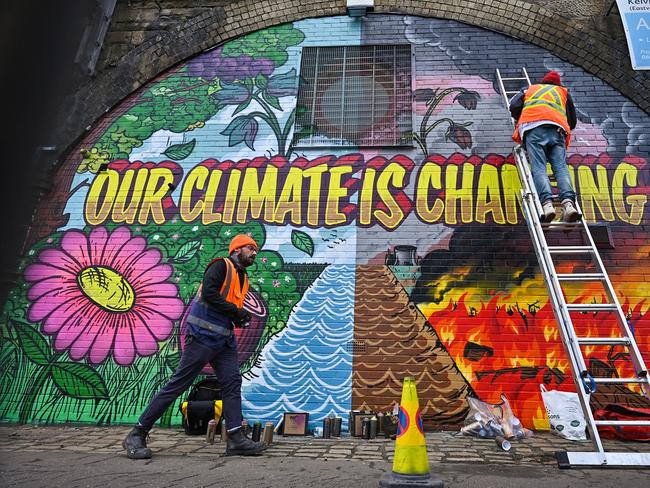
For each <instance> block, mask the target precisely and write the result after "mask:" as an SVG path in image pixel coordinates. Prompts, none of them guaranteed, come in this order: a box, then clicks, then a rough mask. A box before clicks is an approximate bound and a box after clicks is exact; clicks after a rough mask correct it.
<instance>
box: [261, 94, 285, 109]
mask: <svg viewBox="0 0 650 488" xmlns="http://www.w3.org/2000/svg"><path fill="white" fill-rule="evenodd" d="M262 98H264V100H266V103H268V104H269V105H270V106H271V107H273V108H274V109H276V110H282V106H281V105H280V100H279V99H278V97H275V96H273V95H271V94H270V93H268V92H264V93H262Z"/></svg>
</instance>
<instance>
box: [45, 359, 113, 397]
mask: <svg viewBox="0 0 650 488" xmlns="http://www.w3.org/2000/svg"><path fill="white" fill-rule="evenodd" d="M51 374H52V379H53V380H54V383H55V384H56V386H57V387H58V388H59V389H60V390H61V392H62V393H63V394H64V395H67V396H70V397H74V398H79V399H82V400H88V399H92V398H94V399H96V400H108V399H109V397H108V389H107V388H106V384H105V383H104V380H103V379H102V377H101V376H100V375H99V373H97V371H95V370H94V369H93V368H91V367H90V366H88V365H87V364H81V363H64V362H57V363H52V370H51Z"/></svg>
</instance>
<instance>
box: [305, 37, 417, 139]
mask: <svg viewBox="0 0 650 488" xmlns="http://www.w3.org/2000/svg"><path fill="white" fill-rule="evenodd" d="M411 111H412V103H411V46H410V45H382V46H340V47H306V48H304V49H303V52H302V63H301V66H300V88H299V91H298V104H297V108H296V127H295V131H294V137H293V144H294V146H332V145H335V146H348V145H354V146H397V145H410V144H411V142H412V115H411Z"/></svg>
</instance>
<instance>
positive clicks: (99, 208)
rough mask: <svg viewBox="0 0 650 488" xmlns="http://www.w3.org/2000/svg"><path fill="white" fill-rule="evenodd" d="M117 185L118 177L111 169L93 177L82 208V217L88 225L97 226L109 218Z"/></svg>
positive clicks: (118, 182)
mask: <svg viewBox="0 0 650 488" xmlns="http://www.w3.org/2000/svg"><path fill="white" fill-rule="evenodd" d="M119 184H120V175H119V173H118V172H117V171H115V170H113V169H109V170H107V171H106V172H105V173H100V174H98V175H97V176H96V177H95V179H94V180H93V182H92V184H91V185H90V189H89V190H88V195H87V196H86V203H85V208H84V217H85V219H86V222H88V224H90V225H99V224H101V223H103V222H104V221H105V220H106V219H107V218H108V217H109V215H110V213H111V209H112V208H113V201H114V200H115V196H116V194H117V190H118V187H119ZM100 201H101V204H100Z"/></svg>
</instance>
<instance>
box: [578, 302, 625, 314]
mask: <svg viewBox="0 0 650 488" xmlns="http://www.w3.org/2000/svg"><path fill="white" fill-rule="evenodd" d="M566 308H567V310H570V311H579V312H599V311H607V310H618V309H617V308H616V305H615V304H613V303H569V304H567V306H566Z"/></svg>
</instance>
